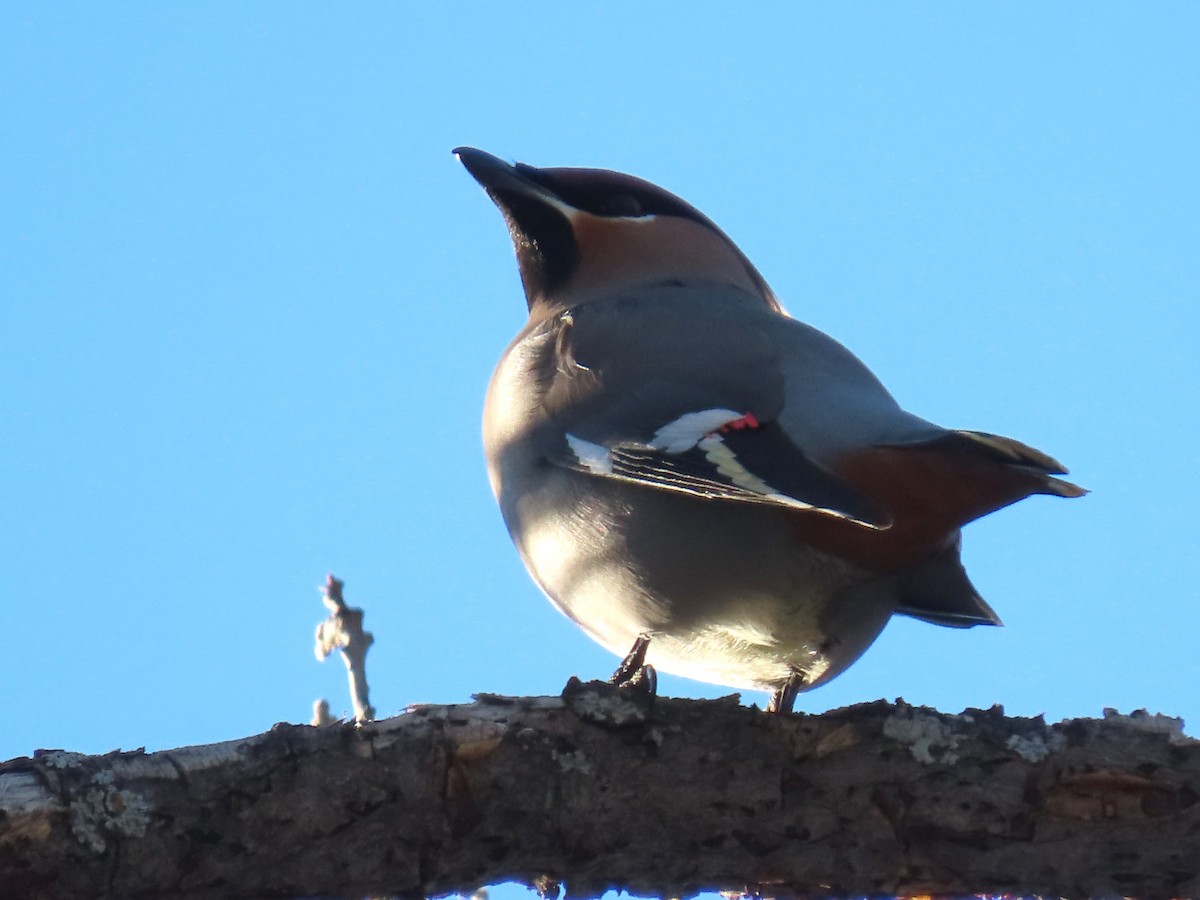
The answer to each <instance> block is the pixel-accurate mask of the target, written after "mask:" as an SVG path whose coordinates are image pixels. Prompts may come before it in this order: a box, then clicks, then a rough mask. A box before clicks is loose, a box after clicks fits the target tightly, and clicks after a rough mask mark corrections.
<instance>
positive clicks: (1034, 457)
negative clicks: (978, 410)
mask: <svg viewBox="0 0 1200 900" xmlns="http://www.w3.org/2000/svg"><path fill="white" fill-rule="evenodd" d="M953 433H954V434H955V435H957V436H959V437H962V438H966V439H967V440H968V441H971V442H972V444H973V445H974V446H975V447H977V448H985V449H986V450H988V451H991V453H992V454H993V455H995V456H996V457H998V458H999V459H1000V460H1001V461H1002V462H1006V463H1008V464H1009V465H1014V466H1017V467H1018V468H1021V469H1024V470H1025V471H1027V472H1029V473H1030V474H1031V475H1036V476H1040V477H1039V478H1038V480H1039V482H1040V483H1041V490H1039V491H1037V493H1040V494H1053V495H1055V496H1058V497H1082V496H1083V495H1084V494H1086V493H1087V489H1086V488H1081V487H1080V486H1079V485H1077V484H1073V483H1072V482H1070V481H1067V480H1066V479H1065V478H1055V477H1054V476H1056V475H1066V474H1068V472H1067V468H1066V466H1064V465H1063V464H1062V463H1060V462H1059V461H1058V460H1057V459H1055V458H1054V457H1053V456H1049V455H1047V454H1045V453H1043V452H1042V451H1041V450H1037V449H1034V448H1033V447H1030V446H1029V445H1028V444H1023V443H1021V442H1020V441H1017V440H1013V439H1012V438H1008V437H1002V436H1001V435H998V434H989V433H988V432H986V431H955V432H953Z"/></svg>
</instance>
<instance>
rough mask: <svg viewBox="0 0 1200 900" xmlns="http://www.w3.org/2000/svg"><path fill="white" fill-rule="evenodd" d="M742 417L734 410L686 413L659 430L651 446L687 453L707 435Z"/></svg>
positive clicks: (651, 441) (652, 439)
mask: <svg viewBox="0 0 1200 900" xmlns="http://www.w3.org/2000/svg"><path fill="white" fill-rule="evenodd" d="M741 417H742V414H741V413H739V412H734V411H733V410H732V409H702V410H700V411H699V412H690V413H684V414H683V415H682V416H680V417H679V418H678V419H676V420H675V421H673V422H668V423H667V424H666V425H664V426H663V427H662V428H660V429H658V431H656V432H655V433H654V437H652V438H651V439H650V446H651V447H653V448H654V449H655V450H663V451H665V452H667V453H686V452H687V451H688V450H691V449H692V448H693V447H695V446H696V445H697V444H699V443H700V441H701V439H702V438H704V437H705V436H706V435H709V434H712V433H713V432H714V431H716V430H717V429H719V428H720V427H721V426H722V425H728V424H729V423H730V422H732V421H734V420H735V419H740V418H741Z"/></svg>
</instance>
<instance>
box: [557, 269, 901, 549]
mask: <svg viewBox="0 0 1200 900" xmlns="http://www.w3.org/2000/svg"><path fill="white" fill-rule="evenodd" d="M714 290H715V289H714ZM685 291H686V294H685ZM676 293H677V294H678V296H677V297H673V296H672V292H671V291H670V290H669V289H667V288H664V289H662V290H660V291H659V292H657V293H652V294H649V295H647V294H645V293H640V294H639V295H637V296H628V297H624V298H619V299H607V300H605V301H604V302H602V303H596V304H584V305H581V306H576V307H574V308H572V309H571V310H568V311H567V312H566V313H564V314H562V315H561V316H560V317H559V319H558V322H557V323H556V327H557V328H558V333H557V335H556V338H555V340H554V342H553V347H554V355H555V360H554V365H553V367H552V369H551V371H552V377H551V381H550V384H549V385H548V386H547V391H546V396H545V408H546V412H547V414H548V416H549V419H550V421H551V423H552V427H551V428H550V429H549V433H548V434H547V437H546V439H545V440H546V446H545V448H544V451H545V454H546V458H547V459H549V460H550V461H551V462H553V463H554V464H556V465H560V466H565V467H568V468H572V469H575V470H578V471H581V472H587V473H589V474H592V475H596V476H600V477H608V478H616V479H620V480H624V481H629V482H634V483H637V484H641V485H644V486H647V487H652V488H658V489H663V490H674V491H682V492H684V493H688V494H691V495H694V496H697V497H702V498H707V499H711V500H718V501H737V502H750V503H767V504H774V505H779V506H786V507H792V508H796V509H810V510H816V511H819V512H823V513H826V514H829V515H833V516H836V517H839V518H844V519H849V520H852V521H855V522H858V523H860V524H862V525H865V526H869V527H874V528H882V527H887V525H888V524H890V518H889V516H888V515H887V513H886V512H885V511H884V510H882V509H880V508H879V507H878V505H877V504H875V503H873V502H872V501H871V500H870V499H869V498H867V497H866V496H864V495H863V494H861V493H860V492H859V491H857V490H856V489H854V488H853V487H851V486H850V485H849V484H847V483H846V482H845V481H844V480H843V479H841V478H839V477H838V476H837V475H836V474H834V473H833V472H831V471H830V470H829V469H828V468H826V467H825V466H823V465H821V464H820V463H819V462H818V461H816V460H815V459H814V458H813V457H812V456H810V455H809V454H808V453H806V452H805V450H804V449H803V448H802V447H801V446H800V443H799V442H798V441H797V440H796V439H795V436H794V435H793V434H792V433H789V431H788V430H787V429H785V428H784V427H783V424H782V423H781V421H780V417H781V413H782V411H783V407H784V390H785V378H784V366H783V365H782V364H781V360H780V352H779V339H778V335H777V333H776V330H777V329H778V326H779V323H780V322H786V321H787V320H782V319H780V317H779V316H777V315H776V314H774V313H771V312H769V311H767V310H765V309H762V308H761V306H759V307H755V306H751V305H748V304H743V303H741V302H738V300H737V298H730V297H729V296H713V297H712V298H711V300H709V299H705V298H704V297H697V295H696V292H695V291H694V290H688V289H685V288H682V287H680V288H679V289H678V290H677V292H676ZM759 302H760V303H761V301H759Z"/></svg>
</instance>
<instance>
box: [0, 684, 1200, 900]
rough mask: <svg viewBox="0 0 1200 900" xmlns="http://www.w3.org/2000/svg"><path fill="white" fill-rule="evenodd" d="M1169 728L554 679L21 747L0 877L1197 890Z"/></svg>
mask: <svg viewBox="0 0 1200 900" xmlns="http://www.w3.org/2000/svg"><path fill="white" fill-rule="evenodd" d="M1179 725H1180V723H1179V722H1178V721H1177V720H1173V719H1164V718H1163V717H1154V716H1147V715H1145V714H1140V715H1138V716H1134V717H1123V716H1116V715H1115V714H1114V715H1111V716H1109V717H1108V718H1106V719H1105V720H1093V719H1081V720H1072V721H1068V722H1063V723H1061V724H1058V725H1053V726H1046V725H1045V724H1044V723H1043V722H1042V721H1041V720H1040V719H1014V718H1005V717H1004V715H1003V712H1002V711H1001V710H999V709H998V708H997V709H992V710H988V711H979V710H970V711H967V712H965V713H963V714H962V715H958V716H952V715H945V714H942V713H937V712H934V711H931V710H928V709H920V708H913V707H910V706H907V705H906V704H904V703H902V702H897V703H896V704H889V703H884V702H882V701H880V702H877V703H871V704H864V705H860V706H855V707H850V708H847V709H841V710H836V711H834V712H830V713H826V714H824V715H820V716H804V715H796V716H771V715H766V714H764V713H762V712H760V711H758V710H755V709H747V708H744V707H741V706H739V705H737V703H736V698H730V699H727V700H724V701H689V700H667V699H661V698H660V699H657V700H651V699H646V700H639V699H636V698H631V697H630V696H629V695H628V694H625V693H622V692H620V691H619V690H617V689H616V688H613V687H611V686H608V685H604V684H599V683H590V684H587V685H581V684H579V683H578V682H573V683H572V684H571V685H568V688H567V690H566V691H565V692H564V695H563V697H562V698H558V697H536V698H502V697H493V696H482V697H480V698H479V700H478V701H477V702H476V703H473V704H469V705H462V706H426V707H416V708H413V709H411V710H409V711H408V712H407V713H405V714H404V715H401V716H397V717H396V718H393V719H389V720H386V721H382V722H376V723H371V724H368V725H364V726H353V725H332V726H327V727H323V728H311V727H307V726H293V725H278V726H276V727H275V728H273V729H272V730H271V731H269V732H267V733H266V734H262V735H258V736H255V737H251V738H247V739H245V740H240V741H229V742H226V743H221V744H212V745H209V746H204V747H187V748H182V749H179V750H170V751H164V752H160V753H151V754H147V753H144V752H141V751H135V752H132V753H113V754H109V755H106V756H99V757H85V756H81V755H78V754H72V753H65V752H62V751H41V752H39V753H38V754H36V755H35V756H34V758H32V759H28V758H22V759H17V760H12V761H10V762H7V763H3V764H0V885H3V887H4V895H5V896H6V897H13V898H38V900H51V898H60V897H61V898H66V897H70V898H75V897H93V896H101V895H107V896H114V897H143V896H145V897H149V896H153V897H163V898H169V897H178V898H209V897H212V898H216V897H223V898H241V897H264V896H272V897H289V896H300V895H312V894H337V895H352V894H360V895H361V894H366V893H375V894H378V893H394V894H400V895H405V896H418V895H422V896H423V895H431V894H441V893H446V892H451V891H461V892H468V893H469V892H470V891H471V890H472V889H474V888H475V887H477V886H478V885H480V884H486V883H494V882H497V881H508V880H515V881H519V882H523V883H525V884H531V883H533V882H534V881H535V880H537V879H538V878H539V876H549V877H550V878H551V879H554V880H558V881H561V882H562V883H564V884H565V886H566V888H567V891H568V894H569V896H571V897H590V896H595V895H598V894H600V893H601V892H602V891H604V890H605V889H607V888H623V889H625V890H627V891H629V892H631V893H634V894H643V895H645V894H651V895H658V896H674V897H682V896H688V895H690V894H693V893H695V892H697V891H699V890H749V891H754V892H759V893H764V894H770V895H775V896H781V895H796V896H816V895H820V896H833V895H843V896H844V895H862V894H871V895H878V894H943V895H945V894H960V895H961V894H980V893H988V894H998V893H1006V894H1023V895H1030V894H1041V895H1050V896H1060V897H1081V896H1099V895H1106V896H1135V895H1136V896H1141V897H1164V898H1165V897H1183V896H1196V895H1197V894H1200V882H1198V880H1197V879H1198V875H1197V872H1198V869H1200V805H1198V800H1200V743H1198V742H1196V741H1193V740H1191V739H1189V738H1186V737H1184V736H1183V735H1182V733H1181V731H1180V730H1179Z"/></svg>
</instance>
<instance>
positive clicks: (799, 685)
mask: <svg viewBox="0 0 1200 900" xmlns="http://www.w3.org/2000/svg"><path fill="white" fill-rule="evenodd" d="M805 681H807V679H806V678H805V677H804V673H803V672H793V673H792V675H791V677H790V678H788V680H787V682H786V683H785V684H784V685H783V687H781V688H779V689H778V690H777V691H775V693H773V694H772V695H771V700H770V702H768V703H767V712H769V713H777V714H780V715H782V714H783V713H790V712H791V711H792V707H793V706H795V705H796V697H797V696H798V695H799V693H800V691H802V690H803V689H804V683H805Z"/></svg>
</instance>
